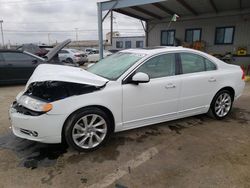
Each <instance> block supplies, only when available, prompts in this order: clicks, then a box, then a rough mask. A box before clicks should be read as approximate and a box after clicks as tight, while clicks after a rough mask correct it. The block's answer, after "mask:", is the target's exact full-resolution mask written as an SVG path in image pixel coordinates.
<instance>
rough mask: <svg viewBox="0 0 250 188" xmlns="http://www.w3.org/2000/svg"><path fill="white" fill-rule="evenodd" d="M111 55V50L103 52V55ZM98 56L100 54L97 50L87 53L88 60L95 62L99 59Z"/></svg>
mask: <svg viewBox="0 0 250 188" xmlns="http://www.w3.org/2000/svg"><path fill="white" fill-rule="evenodd" d="M110 55H112V53H111V52H109V51H104V52H103V57H104V58H105V57H107V56H110ZM99 58H100V54H99V51H97V52H91V53H90V54H89V55H88V62H97V61H99Z"/></svg>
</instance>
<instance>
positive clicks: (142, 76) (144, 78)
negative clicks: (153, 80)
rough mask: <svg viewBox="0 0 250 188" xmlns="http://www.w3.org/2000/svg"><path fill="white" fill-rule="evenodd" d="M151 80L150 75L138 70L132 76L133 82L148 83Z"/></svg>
mask: <svg viewBox="0 0 250 188" xmlns="http://www.w3.org/2000/svg"><path fill="white" fill-rule="evenodd" d="M149 81H150V78H149V76H148V75H147V74H146V73H143V72H138V73H136V74H135V75H134V76H133V77H132V82H133V83H136V84H139V83H147V82H149Z"/></svg>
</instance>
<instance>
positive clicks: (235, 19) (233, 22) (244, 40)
mask: <svg viewBox="0 0 250 188" xmlns="http://www.w3.org/2000/svg"><path fill="white" fill-rule="evenodd" d="M167 25H168V23H167V21H165V23H162V22H161V23H157V24H156V25H155V23H154V24H153V23H149V28H150V27H153V29H151V31H150V32H149V34H148V43H149V46H159V45H160V44H161V30H167ZM223 26H235V33H234V42H233V44H232V45H215V44H214V41H215V28H216V27H223ZM191 28H201V29H202V34H201V40H202V41H205V43H206V48H205V51H206V52H208V53H221V54H224V53H225V52H235V51H236V50H237V49H238V47H247V49H248V54H250V33H249V32H250V16H226V17H215V18H202V19H197V20H186V21H181V18H180V21H177V22H172V24H171V26H170V28H169V29H175V30H176V32H175V37H176V38H177V39H179V40H181V42H184V40H185V29H191Z"/></svg>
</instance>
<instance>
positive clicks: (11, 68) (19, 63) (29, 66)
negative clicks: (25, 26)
mask: <svg viewBox="0 0 250 188" xmlns="http://www.w3.org/2000/svg"><path fill="white" fill-rule="evenodd" d="M2 55H3V58H4V61H5V65H6V68H5V70H6V74H7V80H10V81H27V80H28V79H29V77H30V76H31V75H32V73H33V71H34V70H35V68H36V67H37V66H38V65H39V64H40V63H42V61H40V60H38V59H36V58H35V57H33V56H30V55H28V54H24V53H22V52H4V53H2Z"/></svg>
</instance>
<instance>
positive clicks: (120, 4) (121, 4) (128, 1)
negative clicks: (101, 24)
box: [101, 0, 167, 11]
mask: <svg viewBox="0 0 250 188" xmlns="http://www.w3.org/2000/svg"><path fill="white" fill-rule="evenodd" d="M163 1H167V0H139V1H135V0H112V1H104V2H101V4H102V10H103V11H105V10H110V9H111V8H112V7H113V6H114V4H115V3H117V5H116V6H115V7H114V9H120V8H125V7H132V6H139V5H145V4H150V3H157V2H163Z"/></svg>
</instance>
